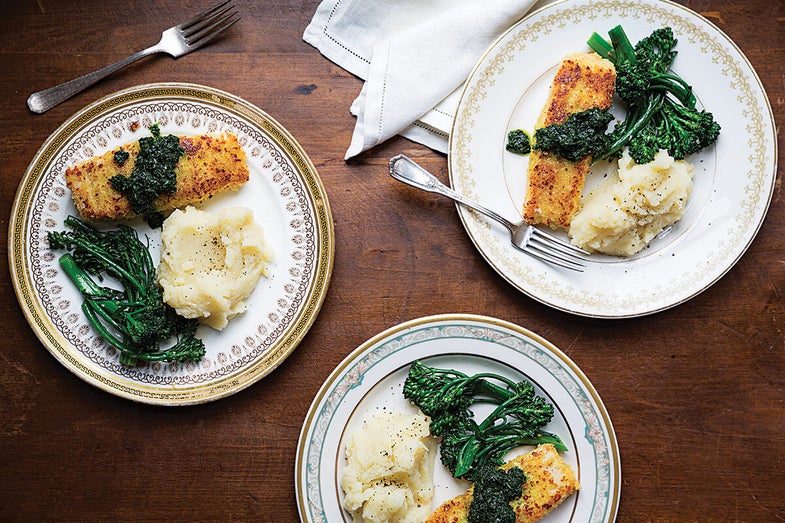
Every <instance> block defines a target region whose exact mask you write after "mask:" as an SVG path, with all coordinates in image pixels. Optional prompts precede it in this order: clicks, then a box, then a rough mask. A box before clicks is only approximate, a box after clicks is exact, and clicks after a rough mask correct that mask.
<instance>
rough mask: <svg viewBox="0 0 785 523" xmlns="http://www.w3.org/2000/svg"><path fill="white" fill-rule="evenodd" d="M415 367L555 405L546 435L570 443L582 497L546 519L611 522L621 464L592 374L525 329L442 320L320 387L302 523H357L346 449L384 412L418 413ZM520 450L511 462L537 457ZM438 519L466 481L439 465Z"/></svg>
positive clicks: (301, 492)
mask: <svg viewBox="0 0 785 523" xmlns="http://www.w3.org/2000/svg"><path fill="white" fill-rule="evenodd" d="M414 361H421V362H422V363H424V364H426V365H429V366H432V367H438V368H442V369H454V370H456V371H460V372H463V373H465V374H469V375H471V374H475V373H480V372H491V373H495V374H498V375H501V376H505V377H507V378H509V379H511V380H513V381H516V382H520V381H523V380H527V381H529V382H530V383H531V384H532V385H534V388H535V391H536V393H537V394H538V395H539V396H541V397H543V398H544V399H546V400H547V401H548V402H550V403H551V404H552V405H553V406H554V416H553V419H552V420H551V421H550V422H549V423H548V424H547V425H546V426H545V427H544V428H543V430H546V431H548V432H551V433H554V434H557V435H558V436H559V437H560V438H561V440H562V441H563V442H564V443H565V446H566V448H567V450H566V451H561V452H560V454H561V456H562V458H563V459H564V461H565V462H566V463H567V464H568V465H569V466H570V467H571V468H572V470H573V472H574V473H575V474H576V477H577V479H578V481H579V482H580V486H581V488H580V490H579V491H578V492H576V493H575V494H573V495H571V496H570V497H568V498H566V499H565V500H564V501H563V502H562V503H561V504H560V505H559V506H558V507H557V508H556V509H555V510H553V511H552V512H551V513H550V514H548V516H547V521H550V522H554V523H555V522H587V521H590V522H597V523H609V522H613V521H614V520H615V519H616V514H617V511H618V508H619V501H620V496H621V484H622V483H621V461H620V456H619V448H618V444H617V441H616V434H615V432H614V429H613V425H612V423H611V420H610V416H609V415H608V412H607V410H606V409H605V406H604V405H603V403H602V400H601V399H600V396H599V394H598V393H597V391H596V389H595V388H594V386H593V385H592V384H591V382H590V381H589V379H588V378H587V377H586V375H585V374H583V372H582V371H581V370H580V369H579V368H578V366H577V365H575V363H574V362H573V361H572V360H570V358H569V357H567V356H566V355H565V354H564V353H563V352H562V351H561V350H559V349H558V348H557V347H555V346H554V345H553V344H552V343H550V342H549V341H547V340H545V339H543V338H542V337H540V336H538V335H537V334H535V333H533V332H531V331H529V330H528V329H526V328H524V327H521V326H518V325H515V324H512V323H509V322H506V321H503V320H499V319H496V318H492V317H487V316H479V315H473V314H441V315H435V316H426V317H423V318H417V319H413V320H410V321H407V322H404V323H401V324H399V325H395V326H393V327H390V328H389V329H387V330H386V331H384V332H381V333H379V334H377V335H376V336H374V337H373V338H371V339H369V340H368V341H366V342H365V343H363V344H362V345H360V346H359V347H357V348H356V349H355V350H354V351H352V352H351V353H350V354H349V355H348V356H347V357H346V358H345V359H344V360H343V361H342V362H341V363H340V364H339V365H338V366H337V367H336V368H335V369H334V370H333V372H332V373H331V374H330V376H329V377H328V378H327V379H326V380H325V382H324V383H323V384H322V387H321V388H320V389H319V391H318V393H317V394H316V397H315V398H314V400H313V402H312V403H311V407H310V409H309V410H308V413H307V414H306V417H305V420H304V422H303V427H302V430H301V432H300V438H299V442H298V446H297V457H296V463H295V490H296V493H297V506H298V510H299V512H300V519H301V520H302V521H304V522H308V523H324V522H329V523H334V522H339V521H343V522H350V521H352V517H351V515H350V514H349V512H347V511H346V509H344V508H343V497H344V495H343V492H342V490H341V486H340V485H341V478H342V475H343V471H344V469H345V467H346V443H347V441H348V439H349V436H350V435H351V434H353V433H354V431H356V430H358V429H359V428H360V427H362V425H363V422H364V421H365V420H366V419H367V418H368V416H370V415H371V414H372V413H374V412H378V411H379V410H380V409H392V410H398V411H404V412H406V411H409V412H411V413H414V412H416V411H417V409H416V407H414V406H413V405H412V404H411V403H409V401H408V400H406V399H405V398H404V396H403V382H404V381H405V379H406V376H407V374H408V371H409V368H410V366H411V364H412V363H413V362H414ZM532 448H533V447H531V446H522V447H520V448H518V449H515V450H512V451H510V453H509V454H508V456H507V458H508V459H511V458H512V457H514V456H515V455H518V454H521V453H524V452H527V451H529V450H531V449H532ZM433 483H434V490H433V491H434V494H433V499H432V500H431V501H430V503H431V510H435V509H436V508H437V507H438V506H439V505H440V504H441V503H443V502H445V501H447V500H449V499H451V498H453V497H454V496H457V495H459V494H462V493H463V492H465V491H466V489H467V488H468V487H469V486H470V483H469V482H468V481H465V480H462V479H456V478H453V477H452V476H451V474H450V472H449V470H448V469H447V468H446V467H444V466H442V465H441V463H440V457H439V456H437V457H436V460H435V467H434V474H433Z"/></svg>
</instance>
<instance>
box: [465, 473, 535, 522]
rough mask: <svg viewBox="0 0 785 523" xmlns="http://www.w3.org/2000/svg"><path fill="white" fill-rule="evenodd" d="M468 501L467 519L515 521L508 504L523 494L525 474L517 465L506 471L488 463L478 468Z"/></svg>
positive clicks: (470, 520)
mask: <svg viewBox="0 0 785 523" xmlns="http://www.w3.org/2000/svg"><path fill="white" fill-rule="evenodd" d="M474 481H475V483H474V492H473V494H472V501H471V504H470V505H469V514H468V518H467V519H468V520H469V523H515V511H514V510H513V509H512V506H511V505H510V502H511V501H514V500H516V499H518V498H519V497H521V495H522V494H523V484H524V482H525V481H526V475H525V474H524V472H523V470H521V469H520V468H518V467H512V468H510V469H509V470H507V471H504V470H501V469H499V468H497V467H493V466H490V465H483V466H481V467H480V468H478V469H477V471H476V474H475V478H474Z"/></svg>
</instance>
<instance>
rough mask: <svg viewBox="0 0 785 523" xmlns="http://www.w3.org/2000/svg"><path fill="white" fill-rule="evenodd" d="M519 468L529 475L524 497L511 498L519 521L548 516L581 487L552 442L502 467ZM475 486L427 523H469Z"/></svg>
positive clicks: (528, 521) (529, 520) (518, 522)
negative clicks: (470, 506)
mask: <svg viewBox="0 0 785 523" xmlns="http://www.w3.org/2000/svg"><path fill="white" fill-rule="evenodd" d="M515 466H517V467H519V468H521V469H522V470H523V473H524V475H525V476H526V481H525V482H524V484H523V491H522V494H521V497H520V498H518V499H516V500H514V501H511V502H510V505H512V508H513V510H514V511H515V521H516V523H533V522H535V521H539V520H540V519H542V518H544V517H545V516H546V515H547V514H548V513H549V512H551V511H552V510H553V509H554V508H556V507H557V506H558V505H559V504H560V503H561V502H562V501H564V500H565V499H567V498H568V497H569V496H570V495H571V494H572V493H574V492H575V491H577V490H578V489H580V484H579V483H578V480H577V479H576V478H575V473H574V472H573V471H572V469H571V468H570V466H569V465H568V464H567V463H565V462H564V460H563V459H562V458H561V456H560V455H559V452H558V451H557V450H556V447H554V446H553V445H551V444H544V445H538V446H537V447H536V448H535V449H534V450H532V451H530V452H528V453H527V454H524V455H522V456H518V457H517V458H514V459H512V460H510V461H508V462H507V463H505V464H504V465H502V467H501V468H502V469H504V470H508V469H510V468H512V467H515ZM473 491H474V487H472V488H470V489H469V490H468V491H466V492H465V493H463V494H461V495H460V496H456V497H454V498H452V499H450V500H448V501H445V502H444V503H443V504H442V505H441V506H440V507H439V508H437V509H436V511H435V512H434V513H433V514H431V517H429V518H428V520H427V521H426V523H468V515H469V505H470V504H471V501H472V496H473Z"/></svg>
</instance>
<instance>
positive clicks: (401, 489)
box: [341, 410, 436, 523]
mask: <svg viewBox="0 0 785 523" xmlns="http://www.w3.org/2000/svg"><path fill="white" fill-rule="evenodd" d="M429 423H430V420H429V419H428V417H426V416H425V415H423V414H421V413H418V414H416V415H411V414H407V413H404V412H401V411H395V410H382V411H379V412H377V413H375V414H374V415H372V416H371V417H370V418H368V419H367V420H366V421H365V423H364V424H363V427H362V428H361V429H360V430H358V431H357V432H355V433H353V434H350V435H349V439H348V443H347V444H346V468H345V470H344V472H343V476H342V477H341V489H343V491H344V494H345V497H344V501H343V505H344V507H345V508H346V509H347V510H348V511H349V512H351V514H352V517H353V518H354V521H355V523H360V522H371V521H372V522H389V523H395V522H400V523H403V522H411V523H421V522H422V521H425V520H426V519H428V516H429V515H430V514H431V499H432V498H433V467H434V457H435V455H436V442H435V440H434V438H433V437H432V436H430V432H429V430H428V424H429Z"/></svg>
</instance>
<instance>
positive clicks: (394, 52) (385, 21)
mask: <svg viewBox="0 0 785 523" xmlns="http://www.w3.org/2000/svg"><path fill="white" fill-rule="evenodd" d="M535 3H536V0H490V1H489V0H323V1H322V3H321V4H320V5H319V7H318V8H317V10H316V13H315V14H314V17H313V19H312V20H311V23H310V24H309V25H308V27H307V28H306V29H305V33H304V34H303V39H304V40H305V41H306V42H308V43H309V44H311V45H313V46H314V47H316V48H317V49H318V50H319V51H320V52H321V53H322V54H323V55H324V56H325V57H327V58H328V59H330V60H331V61H333V62H335V63H336V64H338V65H339V66H341V67H343V68H344V69H346V70H347V71H349V72H350V73H352V74H354V75H356V76H359V77H360V78H362V79H363V80H365V83H364V85H363V88H362V90H361V91H360V94H359V96H358V97H357V99H355V101H354V103H353V104H352V106H351V112H352V114H354V115H356V116H357V124H356V126H355V129H354V134H353V136H352V143H351V145H350V146H349V149H348V150H347V152H346V158H347V159H348V158H351V157H353V156H356V155H357V154H359V153H361V152H362V151H365V150H367V149H370V148H371V147H373V146H375V145H377V144H380V143H382V142H383V141H385V140H387V139H388V138H391V137H392V136H395V135H397V134H400V135H402V136H405V137H407V138H409V139H411V140H414V141H416V142H418V143H422V144H424V145H426V146H428V147H431V148H432V149H435V150H437V151H440V152H443V153H446V152H447V146H448V139H449V132H450V128H451V126H452V120H453V116H454V113H455V109H456V108H457V104H458V98H459V96H460V91H461V86H462V85H463V83H464V82H465V81H466V79H467V77H468V76H469V73H470V72H471V70H472V68H473V67H474V65H475V63H476V62H477V60H479V58H480V57H481V56H482V54H483V53H484V52H485V51H486V50H487V49H488V47H489V46H490V45H491V44H492V43H493V42H494V41H495V40H496V39H497V38H498V37H499V36H500V35H501V34H503V33H504V32H505V31H506V30H507V29H509V28H510V27H511V26H512V25H513V24H514V23H515V22H516V21H518V20H519V19H520V18H522V17H523V16H524V15H525V14H526V13H527V12H528V11H529V10H530V9H531V8H532V6H533V5H534V4H535Z"/></svg>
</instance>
